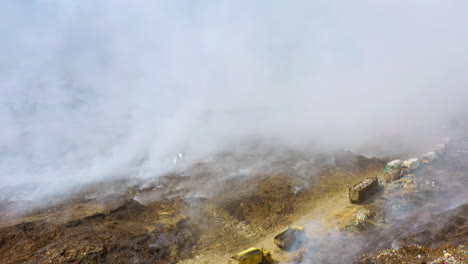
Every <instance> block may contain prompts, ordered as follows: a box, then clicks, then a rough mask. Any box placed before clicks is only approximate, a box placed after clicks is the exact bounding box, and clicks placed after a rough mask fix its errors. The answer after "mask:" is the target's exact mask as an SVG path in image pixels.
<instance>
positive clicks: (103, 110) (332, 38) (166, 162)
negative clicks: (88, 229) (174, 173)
mask: <svg viewBox="0 0 468 264" xmlns="http://www.w3.org/2000/svg"><path fill="white" fill-rule="evenodd" d="M467 8H468V4H467V3H465V2H462V1H453V2H446V1H435V0H434V1H432V0H430V1H412V2H408V1H405V2H395V1H364V0H362V1H351V2H347V3H344V2H339V1H313V2H311V1H296V2H294V3H292V2H291V3H290V2H288V3H286V2H280V1H255V2H252V1H217V2H216V3H214V2H208V1H181V0H177V1H144V0H137V1H126V0H112V1H110V0H109V1H53V0H36V1H14V0H7V1H2V3H1V4H0V36H1V39H2V45H1V49H0V57H1V58H2V59H1V60H0V125H1V128H2V129H1V133H0V178H1V181H0V189H1V190H3V193H4V194H3V196H4V197H0V198H3V199H13V200H14V199H28V198H33V197H35V196H37V195H40V194H44V193H49V192H55V191H57V190H63V188H64V187H67V188H70V187H73V186H76V185H78V184H82V183H88V182H92V181H95V180H98V179H105V178H118V177H125V176H137V177H152V176H157V175H160V174H161V173H163V172H165V171H168V170H170V169H172V166H173V163H172V159H173V156H174V155H175V154H176V153H181V152H183V153H185V154H186V157H187V159H189V160H190V161H196V160H198V159H199V158H201V157H205V156H207V155H210V154H212V153H216V152H219V151H221V150H226V149H232V148H239V146H240V145H242V144H244V143H245V142H251V141H252V140H261V141H262V142H267V143H268V142H275V144H283V145H286V146H290V147H304V146H308V147H311V148H316V149H321V150H323V149H333V148H345V149H351V150H359V149H362V148H363V147H365V146H369V145H376V144H377V145H379V144H380V145H382V144H383V145H385V144H386V146H387V147H389V148H390V147H391V145H392V144H391V143H393V142H396V141H398V140H400V141H402V142H400V144H401V145H405V144H410V143H411V144H410V145H411V147H414V146H416V145H419V144H425V142H426V139H427V137H429V136H432V135H431V132H430V131H431V129H435V128H438V127H440V126H441V125H444V124H446V123H447V121H448V120H450V119H451V118H459V116H462V115H463V114H464V113H465V112H466V111H465V110H467V109H466V106H464V101H465V99H466V98H467V95H468V94H467V93H468V90H467V89H466V87H465V86H466V78H467V77H466V76H467V75H466V74H465V69H466V65H467V63H468V55H467V53H466V51H465V49H466V46H467V44H468V38H467V37H466V36H468V34H467V33H468V32H467V30H468V29H467V27H466V26H465V25H466V24H467V22H468V21H467V18H466V16H465V13H466V12H465V11H466V10H467ZM416 139H417V140H416ZM11 186H21V188H20V189H11ZM25 186H27V188H25ZM6 190H10V192H8V193H7V192H6ZM19 190H21V192H20V191H19ZM5 193H6V194H5Z"/></svg>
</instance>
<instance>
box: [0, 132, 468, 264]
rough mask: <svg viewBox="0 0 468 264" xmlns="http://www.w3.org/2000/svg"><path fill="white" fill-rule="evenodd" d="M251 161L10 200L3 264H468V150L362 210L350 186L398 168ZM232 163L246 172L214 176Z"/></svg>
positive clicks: (289, 158) (1, 242) (362, 162)
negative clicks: (48, 200)
mask: <svg viewBox="0 0 468 264" xmlns="http://www.w3.org/2000/svg"><path fill="white" fill-rule="evenodd" d="M245 160H248V157H243V158H242V159H238V158H236V157H233V156H230V155H229V154H226V155H224V156H222V157H221V158H219V159H215V160H214V161H209V162H206V163H199V164H196V165H195V166H193V167H191V168H190V170H188V171H184V172H180V173H174V174H171V175H166V176H165V177H162V178H158V179H155V180H152V181H148V180H146V181H138V180H135V179H126V180H120V181H115V182H104V183H96V184H94V185H90V186H87V187H86V188H84V189H83V190H81V191H79V192H77V194H75V195H73V196H70V197H68V198H67V199H66V200H64V201H62V202H60V203H55V204H53V205H50V206H47V207H43V208H41V209H35V210H28V211H21V212H17V211H15V210H14V209H15V208H17V207H18V206H17V204H15V203H13V202H3V203H1V204H0V206H1V213H0V263H187V264H188V263H226V262H227V260H228V259H229V257H230V256H231V255H233V254H234V253H236V252H238V251H240V250H243V249H245V248H248V247H252V246H258V247H264V248H266V249H270V250H272V254H273V258H275V259H276V260H277V261H279V262H282V263H317V262H321V263H352V262H355V263H444V262H443V261H446V263H466V262H467V257H468V256H467V253H466V247H467V244H466V241H467V238H468V233H467V230H468V228H467V227H468V226H467V225H468V223H467V222H466V219H467V217H468V215H467V214H468V207H467V203H466V202H467V196H466V191H465V189H466V188H465V186H466V183H467V179H468V177H467V176H466V172H468V170H467V169H468V163H467V162H466V161H468V146H465V143H464V142H462V141H459V143H458V144H454V145H453V147H451V148H450V149H449V151H448V153H447V154H446V155H445V156H444V157H443V158H441V159H440V160H438V161H437V162H434V163H433V164H431V165H428V166H424V167H423V168H422V169H420V170H418V171H416V172H415V173H414V174H413V175H410V176H408V177H405V178H403V179H400V180H398V181H396V182H393V183H383V182H381V184H382V187H383V188H384V190H383V191H381V192H380V193H379V194H377V195H375V196H374V197H373V199H371V200H369V201H367V202H366V203H365V204H363V205H353V204H350V203H349V200H348V198H347V190H348V188H349V187H350V186H352V185H354V184H355V183H357V182H359V181H360V180H362V179H365V178H366V177H370V176H375V175H377V174H379V173H380V172H381V170H382V168H383V167H384V165H385V163H386V162H387V161H388V160H386V159H375V158H374V159H372V158H371V159H370V158H366V157H363V156H357V155H354V154H353V153H350V152H345V151H340V152H336V153H322V154H320V155H315V156H313V157H310V156H308V155H306V154H304V153H299V152H293V151H291V152H289V153H288V154H287V155H283V156H282V157H281V158H280V159H277V160H274V161H273V162H270V163H268V164H270V165H269V166H267V168H265V167H262V168H260V169H257V170H254V171H253V172H252V170H250V171H248V173H244V172H243V169H242V168H244V167H245V168H247V167H249V168H251V166H250V165H251V164H249V163H248V162H247V163H246V161H245ZM227 161H229V164H239V165H238V167H239V168H241V169H236V170H232V168H227V167H225V166H224V167H223V166H213V165H216V164H218V163H219V164H225V163H228V162H227ZM247 165H249V166H247ZM234 167H236V166H234ZM233 171H234V175H233ZM226 175H227V176H226ZM104 189H106V190H107V191H106V192H105V193H106V195H101V194H102V193H103V190H104ZM109 189H112V190H114V191H112V192H109V191H108V190H109ZM292 224H300V225H304V226H305V227H306V234H307V236H306V237H307V240H306V241H304V243H302V244H301V246H300V247H298V248H297V249H296V250H292V251H287V252H286V251H282V250H279V249H278V248H276V247H275V245H274V244H273V241H272V238H273V236H274V235H276V234H277V233H279V232H280V231H281V230H283V229H284V228H286V227H287V226H288V225H292Z"/></svg>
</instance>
